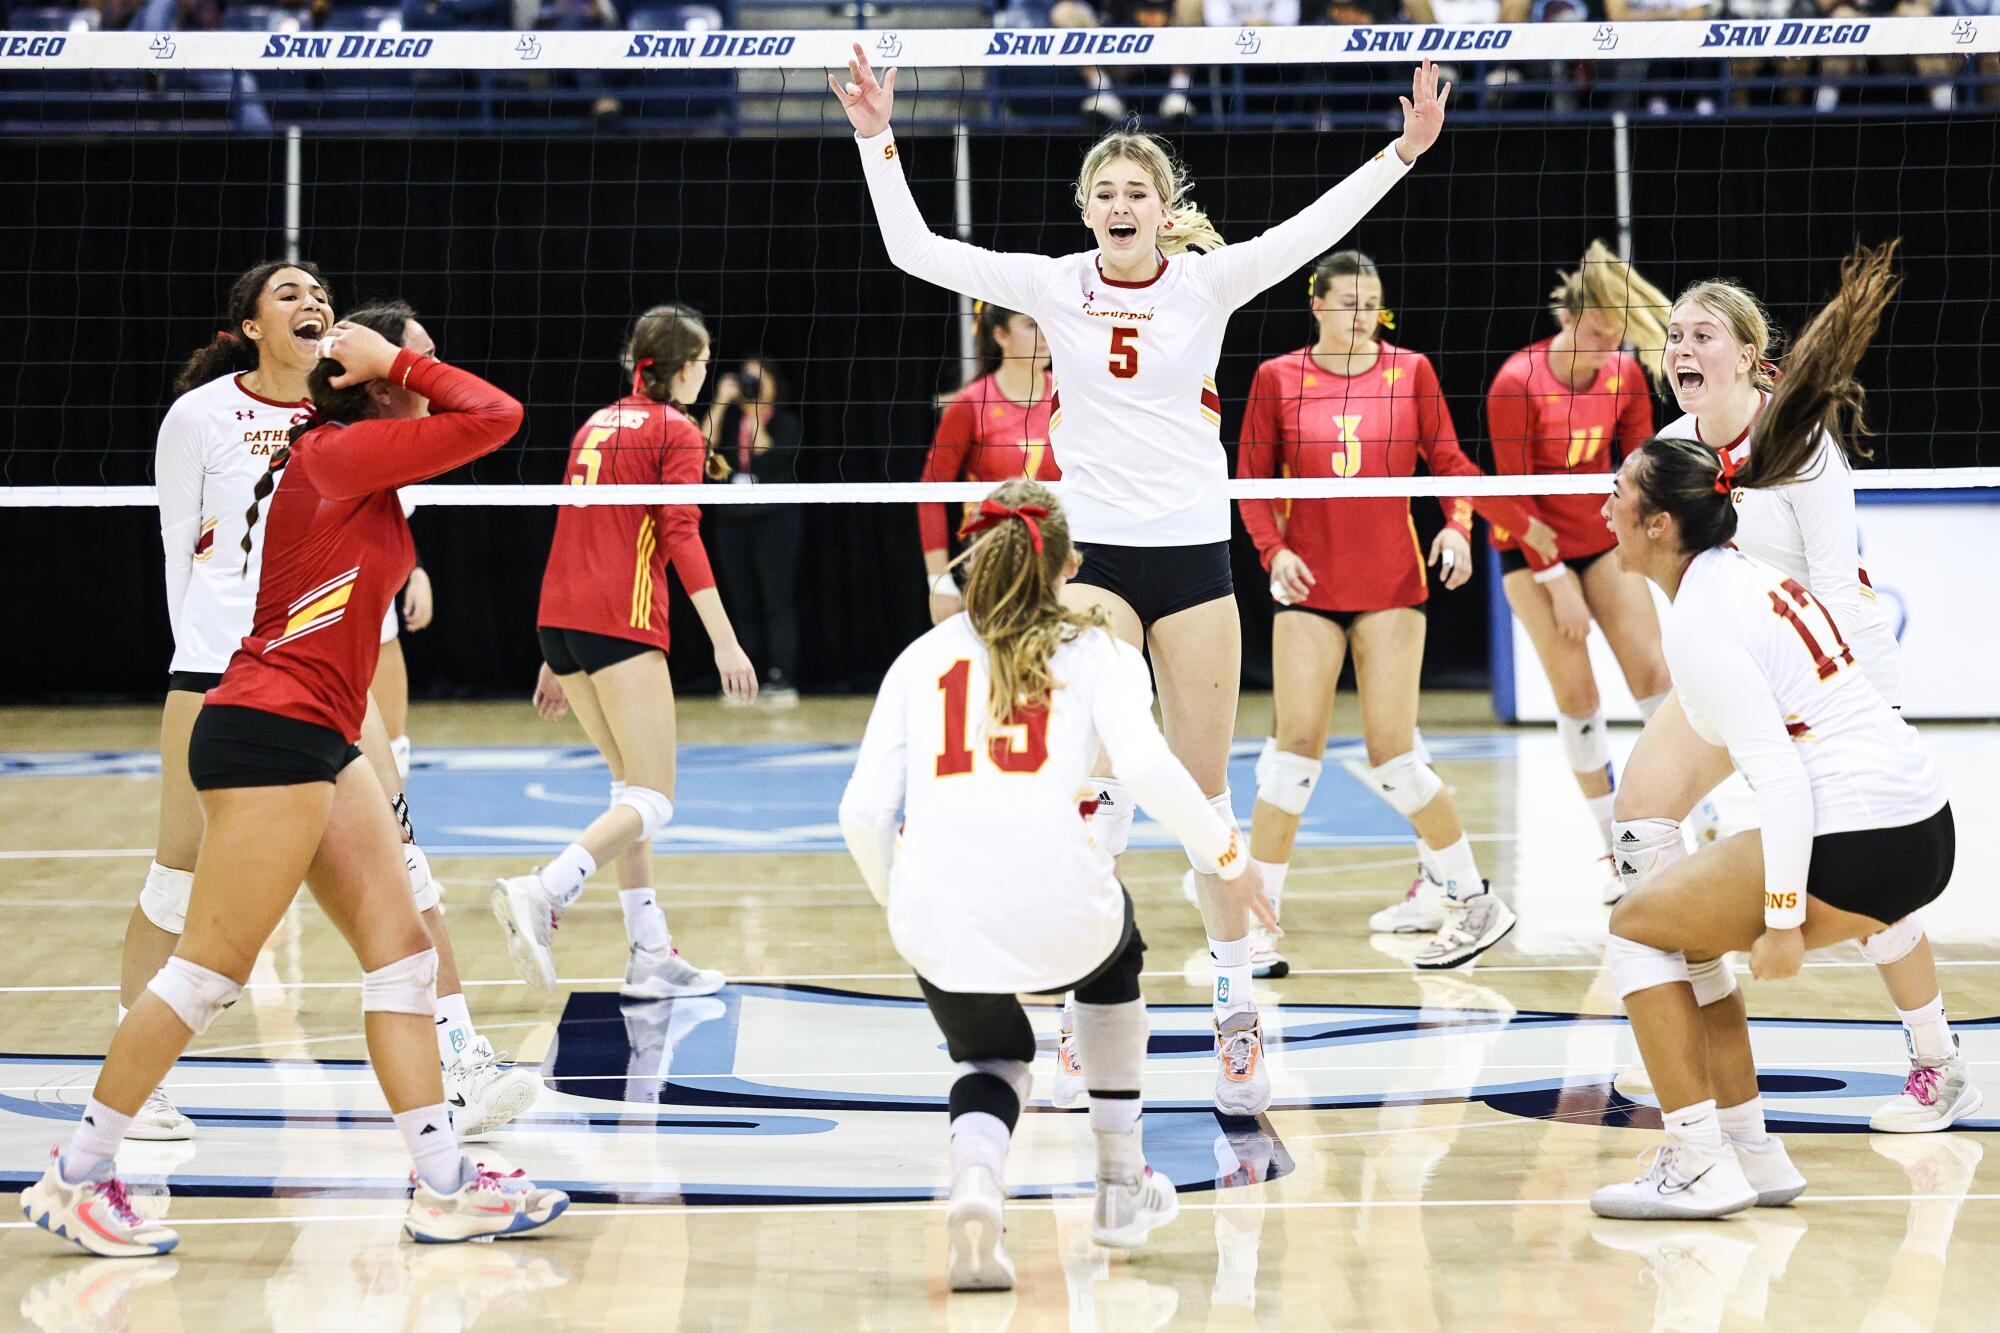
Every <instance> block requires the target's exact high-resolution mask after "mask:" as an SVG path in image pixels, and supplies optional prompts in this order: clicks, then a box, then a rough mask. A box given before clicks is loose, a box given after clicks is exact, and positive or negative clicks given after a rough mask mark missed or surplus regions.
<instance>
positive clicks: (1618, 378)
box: [1604, 375, 1625, 393]
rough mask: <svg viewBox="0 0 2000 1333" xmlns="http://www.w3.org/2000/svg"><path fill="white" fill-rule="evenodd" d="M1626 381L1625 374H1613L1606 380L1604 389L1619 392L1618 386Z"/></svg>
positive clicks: (1609, 391)
mask: <svg viewBox="0 0 2000 1333" xmlns="http://www.w3.org/2000/svg"><path fill="white" fill-rule="evenodd" d="M1624 382H1625V377H1624V376H1623V375H1613V376H1612V377H1611V378H1610V379H1608V380H1606V381H1604V390H1605V392H1606V393H1617V392H1618V386H1619V385H1620V384H1622V383H1624Z"/></svg>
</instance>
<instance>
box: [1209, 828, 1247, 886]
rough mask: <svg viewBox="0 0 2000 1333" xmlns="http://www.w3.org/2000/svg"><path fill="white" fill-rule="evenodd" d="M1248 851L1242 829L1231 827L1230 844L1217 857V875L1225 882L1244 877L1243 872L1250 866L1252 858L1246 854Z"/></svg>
mask: <svg viewBox="0 0 2000 1333" xmlns="http://www.w3.org/2000/svg"><path fill="white" fill-rule="evenodd" d="M1248 851H1249V848H1247V847H1245V846H1244V845H1243V832H1242V830H1241V829H1237V828H1231V829H1230V830H1229V846H1227V847H1226V848H1224V849H1223V852H1222V855H1221V856H1218V857H1216V858H1215V864H1216V871H1215V873H1216V877H1217V878H1219V879H1221V880H1222V881H1223V882H1224V883H1228V882H1230V881H1232V880H1239V879H1242V878H1243V872H1244V871H1246V870H1248V869H1249V868H1250V858H1249V856H1247V855H1246V854H1245V853H1247V852H1248Z"/></svg>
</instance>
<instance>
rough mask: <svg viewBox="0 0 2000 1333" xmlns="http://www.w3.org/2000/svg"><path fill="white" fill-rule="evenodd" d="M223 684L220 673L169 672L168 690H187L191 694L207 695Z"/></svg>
mask: <svg viewBox="0 0 2000 1333" xmlns="http://www.w3.org/2000/svg"><path fill="white" fill-rule="evenodd" d="M221 683H222V673H221V672H220V671H169V672H168V673H167V689H168V690H169V691H172V690H185V691H187V692H188V693H189V694H207V693H208V692H209V691H210V690H212V689H214V688H215V687H216V686H218V685H220V684H221Z"/></svg>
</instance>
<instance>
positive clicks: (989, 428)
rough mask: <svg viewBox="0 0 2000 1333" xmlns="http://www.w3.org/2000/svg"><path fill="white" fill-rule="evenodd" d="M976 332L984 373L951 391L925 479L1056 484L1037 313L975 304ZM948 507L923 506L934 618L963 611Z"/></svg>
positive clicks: (1044, 347)
mask: <svg viewBox="0 0 2000 1333" xmlns="http://www.w3.org/2000/svg"><path fill="white" fill-rule="evenodd" d="M976 310H977V313H976V315H975V316H974V335H975V338H976V340H977V344H978V348H979V374H978V375H977V376H976V377H974V379H973V380H972V382H971V383H969V384H967V385H966V386H965V387H964V388H962V389H960V390H959V391H958V392H957V393H956V394H955V395H953V397H952V400H951V403H950V404H949V405H948V406H947V407H946V408H945V410H944V417H943V419H942V420H940V421H939V422H938V428H937V435H936V437H935V438H934V439H932V441H931V451H930V455H929V457H927V458H926V459H925V460H924V472H923V475H922V476H921V477H919V478H918V480H919V481H990V482H994V483H996V484H997V483H999V482H1003V481H1011V480H1012V479H1013V478H1015V477H1027V478H1029V479H1030V480H1032V481H1056V480H1059V479H1060V478H1061V476H1062V469H1061V468H1059V467H1057V466H1056V460H1055V455H1054V454H1053V453H1051V452H1050V451H1049V415H1050V412H1051V411H1052V409H1053V402H1052V398H1053V393H1054V388H1055V386H1054V384H1053V383H1052V382H1051V380H1050V377H1049V344H1048V341H1047V340H1046V339H1045V338H1043V337H1042V331H1041V329H1040V327H1039V326H1037V325H1036V323H1035V321H1034V318H1033V317H1032V316H1029V315H1023V314H1020V313H1019V312H1017V311H1013V310H1006V309H1003V308H1001V307H1000V306H997V305H993V304H991V303H990V302H985V301H981V302H978V303H976ZM945 509H946V506H944V505H942V504H922V505H918V506H917V527H918V530H919V532H920V534H921V535H922V537H923V544H924V574H925V576H926V577H927V578H928V579H929V580H930V589H931V623H932V624H933V625H935V624H938V623H940V622H942V621H944V620H946V619H948V618H949V617H951V616H955V615H957V614H958V613H959V611H960V610H962V609H963V608H964V605H965V603H964V601H963V600H962V599H961V598H960V597H959V591H958V582H957V580H956V579H955V577H954V576H953V575H952V573H951V572H950V569H949V566H950V564H951V546H950V539H949V520H948V519H947V518H946V516H945Z"/></svg>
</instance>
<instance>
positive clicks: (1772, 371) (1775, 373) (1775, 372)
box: [1757, 357, 1785, 384]
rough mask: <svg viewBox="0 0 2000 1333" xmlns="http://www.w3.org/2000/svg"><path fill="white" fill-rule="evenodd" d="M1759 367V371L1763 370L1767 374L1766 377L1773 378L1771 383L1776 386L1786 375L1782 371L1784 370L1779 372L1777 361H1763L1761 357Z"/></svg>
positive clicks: (1758, 362)
mask: <svg viewBox="0 0 2000 1333" xmlns="http://www.w3.org/2000/svg"><path fill="white" fill-rule="evenodd" d="M1757 367H1758V369H1760V370H1762V371H1763V372H1764V373H1765V374H1766V375H1768V376H1770V378H1771V383H1773V384H1776V383H1777V382H1778V380H1779V379H1780V378H1781V377H1782V376H1783V375H1784V373H1785V372H1784V371H1782V370H1779V369H1778V363H1777V362H1775V361H1766V360H1764V359H1762V358H1761V357H1760V358H1759V359H1758V361H1757Z"/></svg>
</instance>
